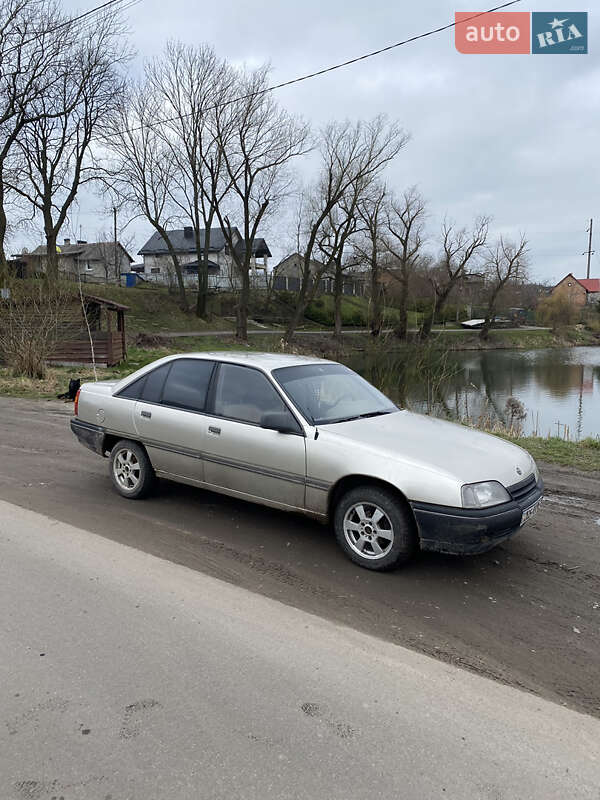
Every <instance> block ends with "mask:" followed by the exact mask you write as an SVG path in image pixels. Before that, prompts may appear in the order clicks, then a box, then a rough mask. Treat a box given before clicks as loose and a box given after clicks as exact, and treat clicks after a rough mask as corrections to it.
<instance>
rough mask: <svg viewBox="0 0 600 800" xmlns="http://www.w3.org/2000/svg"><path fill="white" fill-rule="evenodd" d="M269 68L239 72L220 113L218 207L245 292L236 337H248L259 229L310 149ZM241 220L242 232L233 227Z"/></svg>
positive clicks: (305, 130)
mask: <svg viewBox="0 0 600 800" xmlns="http://www.w3.org/2000/svg"><path fill="white" fill-rule="evenodd" d="M267 74H268V73H267V69H266V67H261V68H259V69H256V70H253V71H251V72H243V73H240V74H239V77H238V80H237V81H236V82H235V83H234V84H232V85H231V87H230V92H231V93H232V94H234V96H233V97H232V98H231V100H230V101H229V102H227V103H226V104H224V105H222V106H221V107H219V108H218V109H217V114H216V141H217V145H218V148H219V150H220V152H221V153H222V156H223V162H224V164H225V169H226V172H227V175H228V179H229V182H230V189H229V191H228V193H227V196H226V198H225V199H224V200H222V201H221V202H216V203H215V210H216V214H217V218H218V220H219V223H220V225H221V229H222V230H223V235H224V237H225V241H226V243H227V249H228V251H229V254H230V256H231V258H232V259H233V263H234V265H235V268H236V269H237V273H238V276H239V278H240V280H241V290H240V294H239V300H238V303H237V307H236V336H237V338H238V339H240V340H242V341H247V338H248V301H249V297H250V269H251V264H252V259H253V257H254V243H255V240H256V237H257V234H258V228H259V226H260V225H261V223H263V222H264V221H265V220H266V218H267V216H268V215H270V214H272V213H273V212H274V211H275V209H276V208H277V206H278V205H279V204H280V203H281V201H282V200H283V199H284V198H285V197H286V196H287V195H288V193H289V191H290V182H291V176H290V172H289V166H290V162H291V161H292V160H293V159H294V158H296V157H297V156H299V155H302V154H303V153H306V152H307V150H308V146H307V141H308V127H307V125H306V124H304V123H303V122H301V121H299V120H297V119H295V118H294V117H292V116H290V115H289V114H288V113H287V112H286V111H284V110H283V109H281V108H279V106H278V105H277V103H276V102H275V100H274V98H273V95H272V93H271V92H269V91H268V90H267V86H268V84H267ZM232 219H238V220H240V227H241V231H240V232H239V234H238V229H237V227H236V226H235V225H234V224H232Z"/></svg>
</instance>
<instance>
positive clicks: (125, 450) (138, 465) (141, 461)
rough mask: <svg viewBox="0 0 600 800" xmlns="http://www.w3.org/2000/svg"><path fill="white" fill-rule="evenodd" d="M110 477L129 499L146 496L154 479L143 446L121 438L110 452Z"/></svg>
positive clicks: (121, 492) (119, 490)
mask: <svg viewBox="0 0 600 800" xmlns="http://www.w3.org/2000/svg"><path fill="white" fill-rule="evenodd" d="M110 477H111V478H112V482H113V486H114V487H115V489H116V490H117V491H118V492H119V494H121V495H123V497H127V498H129V499H130V500H137V499H138V498H142V497H146V495H148V494H149V493H150V492H151V490H152V488H153V486H154V481H155V475H154V470H153V469H152V464H151V463H150V459H149V458H148V455H147V454H146V451H145V450H144V448H143V447H142V446H141V445H139V444H138V443H137V442H132V441H130V440H129V439H122V440H121V441H120V442H117V443H116V445H115V446H114V447H113V449H112V450H111V452H110Z"/></svg>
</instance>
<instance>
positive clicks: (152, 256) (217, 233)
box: [135, 227, 271, 290]
mask: <svg viewBox="0 0 600 800" xmlns="http://www.w3.org/2000/svg"><path fill="white" fill-rule="evenodd" d="M233 235H234V241H235V243H236V244H235V246H236V247H243V241H242V237H241V236H240V233H239V231H238V229H237V228H234V229H233ZM167 236H168V237H169V241H170V242H171V244H172V246H173V250H174V251H175V253H176V254H177V258H178V260H179V263H180V264H181V267H182V270H183V277H184V282H185V284H186V285H188V286H191V287H194V286H197V285H198V267H199V264H198V256H197V251H196V239H195V236H194V229H193V228H191V227H185V228H182V229H179V230H171V231H167ZM204 236H205V231H200V246H201V247H202V248H203V247H204ZM208 252H209V254H210V259H209V262H208V287H209V289H222V290H227V289H236V288H239V286H240V283H241V280H240V276H239V275H238V274H237V270H236V267H235V262H234V260H233V258H232V256H231V253H230V251H229V247H228V245H227V244H226V241H225V236H224V235H223V231H222V230H221V228H211V230H210V242H209V250H208ZM139 255H141V256H142V258H143V259H144V263H143V267H142V268H139V267H136V268H135V271H136V272H138V273H139V274H141V275H142V276H143V278H144V279H145V280H149V281H156V282H157V283H165V284H167V285H169V284H174V282H175V270H174V267H173V260H172V258H171V255H170V254H169V249H168V247H167V242H166V241H165V240H164V239H163V237H162V236H161V235H160V234H159V233H158V232H157V233H154V234H153V235H152V236H151V237H150V239H148V241H147V242H146V244H145V245H144V246H143V247H142V248H141V250H139ZM270 255H271V251H270V250H269V247H268V245H267V243H266V242H265V240H264V239H262V238H257V239H255V241H254V246H253V249H252V259H251V262H250V267H251V278H252V279H253V283H254V284H255V285H262V284H263V283H266V273H267V267H268V259H269V257H270Z"/></svg>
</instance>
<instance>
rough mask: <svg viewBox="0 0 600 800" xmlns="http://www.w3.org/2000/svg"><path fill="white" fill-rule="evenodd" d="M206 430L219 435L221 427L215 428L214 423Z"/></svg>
mask: <svg viewBox="0 0 600 800" xmlns="http://www.w3.org/2000/svg"><path fill="white" fill-rule="evenodd" d="M208 432H209V433H213V434H214V435H215V436H220V435H221V428H216V427H215V426H214V425H209V426H208Z"/></svg>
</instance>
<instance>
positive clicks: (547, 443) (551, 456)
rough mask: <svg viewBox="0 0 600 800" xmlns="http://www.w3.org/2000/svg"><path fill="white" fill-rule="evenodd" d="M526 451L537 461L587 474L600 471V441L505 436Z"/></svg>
mask: <svg viewBox="0 0 600 800" xmlns="http://www.w3.org/2000/svg"><path fill="white" fill-rule="evenodd" d="M502 438H504V439H508V440H509V441H511V442H514V443H515V444H518V445H519V447H522V448H523V449H524V450H527V451H528V452H529V453H531V455H532V456H533V457H534V458H535V460H536V461H546V462H548V463H550V464H560V465H561V466H563V467H574V468H575V469H580V470H584V471H585V472H591V471H596V470H598V471H600V439H592V438H588V439H582V440H581V441H580V442H566V441H564V439H558V438H556V437H550V438H548V439H543V438H542V437H539V436H526V437H522V438H521V437H520V438H514V437H510V436H503V437H502Z"/></svg>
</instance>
